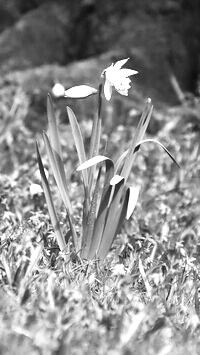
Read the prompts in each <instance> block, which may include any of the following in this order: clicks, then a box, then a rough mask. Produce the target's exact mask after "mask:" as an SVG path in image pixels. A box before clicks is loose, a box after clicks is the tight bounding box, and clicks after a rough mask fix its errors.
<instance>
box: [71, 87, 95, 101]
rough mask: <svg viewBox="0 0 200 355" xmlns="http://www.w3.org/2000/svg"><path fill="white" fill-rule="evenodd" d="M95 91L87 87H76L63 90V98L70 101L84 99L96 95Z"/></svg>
mask: <svg viewBox="0 0 200 355" xmlns="http://www.w3.org/2000/svg"><path fill="white" fill-rule="evenodd" d="M97 92H98V91H97V89H95V88H93V87H91V86H88V85H78V86H73V87H72V88H70V89H68V90H65V94H64V96H65V97H67V98H70V99H84V98H86V97H88V96H91V95H94V94H96V93H97Z"/></svg>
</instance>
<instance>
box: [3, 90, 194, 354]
mask: <svg viewBox="0 0 200 355" xmlns="http://www.w3.org/2000/svg"><path fill="white" fill-rule="evenodd" d="M20 95H21V93H20ZM83 105H84V103H83ZM154 106H155V109H154V115H153V117H152V120H155V122H157V126H158V127H159V129H157V130H156V132H154V136H153V138H156V139H159V141H160V142H162V143H163V144H164V145H165V146H166V147H167V148H168V149H169V151H170V152H171V154H172V155H173V156H174V157H175V159H176V161H177V162H178V164H179V165H180V168H178V167H177V166H176V165H175V164H174V163H173V161H172V160H171V159H170V158H169V157H168V156H167V155H166V154H165V152H164V151H162V150H161V149H160V148H159V147H157V146H155V145H154V144H153V143H148V144H146V145H144V146H143V147H142V148H141V152H140V154H139V155H138V158H137V161H136V164H135V168H134V170H133V171H132V175H131V179H130V183H131V182H133V181H134V182H136V183H137V184H138V185H140V186H141V194H140V198H139V201H138V204H137V208H136V210H135V212H134V215H133V217H132V218H131V220H129V221H126V222H125V223H124V224H123V227H122V229H121V231H120V234H119V235H118V236H117V238H116V240H115V241H114V243H113V246H112V248H111V251H110V253H109V254H108V256H107V258H106V259H105V261H104V263H103V265H102V264H99V262H98V261H95V260H93V261H88V260H82V261H80V260H77V259H76V257H75V255H74V254H73V251H72V252H71V254H70V260H68V261H67V262H66V261H65V259H64V255H63V254H62V253H60V252H59V249H58V245H57V242H56V240H55V235H54V232H53V229H52V226H51V223H50V219H49V215H48V212H47V206H46V203H45V199H44V196H43V194H31V192H30V185H31V184H32V183H37V184H40V177H39V174H38V167H37V159H36V153H35V139H37V140H38V141H39V143H40V146H41V154H42V158H43V162H44V165H45V167H46V168H47V170H48V167H49V164H48V160H47V157H46V155H45V151H44V149H43V148H42V144H41V137H40V135H39V134H36V133H33V132H31V131H30V130H28V129H27V128H26V127H25V125H24V122H23V117H24V112H23V111H20V112H19V111H17V110H15V109H14V108H13V107H12V108H13V111H10V112H8V109H7V107H8V103H7V102H5V105H4V106H2V107H3V108H2V112H3V113H2V117H3V119H2V121H1V132H2V134H1V138H0V144H1V175H0V185H1V193H0V213H1V221H0V232H1V244H0V285H1V291H0V292H1V298H0V317H1V325H0V333H1V342H0V353H1V354H5V355H8V354H9V355H10V354H15V353H16V350H17V352H18V353H20V354H22V355H23V354H27V353H29V354H30V355H32V354H34V355H35V354H44V355H48V354H55V355H57V354H59V355H62V354H63V355H64V354H69V355H72V354H76V355H77V354H81V355H83V354H89V355H90V354H91V355H92V354H108V355H119V354H120V355H121V354H123V355H129V354H137V355H139V354H149V355H151V354H159V355H167V354H171V355H179V354H183V352H184V354H185V355H186V354H194V355H195V354H198V353H199V350H198V348H199V335H200V326H199V316H200V305H199V297H198V296H199V293H198V291H199V276H198V275H199V261H200V256H199V251H200V244H199V236H200V220H199V197H200V196H199V170H200V154H199V117H198V114H199V111H198V110H199V108H198V107H199V103H198V102H197V101H196V99H195V98H190V102H188V101H187V102H185V103H183V104H182V105H180V106H176V107H168V108H166V109H165V110H164V109H163V110H162V111H157V110H156V103H154ZM19 110H20V107H19ZM21 110H22V109H21ZM133 113H134V112H132V114H133ZM61 114H63V113H61ZM12 115H14V116H12ZM9 117H11V118H13V117H15V120H13V119H10V120H9ZM131 117H132V118H130V119H129V120H128V123H127V124H126V125H118V126H116V127H115V128H113V130H112V132H109V134H108V132H107V131H106V130H104V135H103V139H102V143H101V144H102V149H103V144H104V143H105V139H106V138H108V147H107V151H108V155H109V156H110V157H114V158H116V155H117V153H118V150H119V147H120V148H121V150H123V149H126V147H127V146H128V144H129V142H130V139H131V137H132V136H133V134H134V131H135V123H134V124H133V121H132V120H134V119H135V120H136V119H137V114H136V115H135V116H134V115H133V116H131ZM8 123H9V125H8ZM157 126H156V127H157ZM90 128H91V122H90V121H86V120H84V119H83V120H82V122H81V129H82V131H83V133H84V137H85V142H86V144H87V141H88V138H89V136H90ZM60 131H61V138H62V146H63V152H64V160H65V164H66V165H65V166H66V171H67V173H68V176H69V184H70V195H71V200H72V203H73V208H74V215H75V219H76V223H77V230H79V222H80V218H81V207H82V188H81V178H80V176H79V174H78V173H77V172H75V169H76V167H77V164H78V163H77V158H76V154H75V153H74V145H73V140H72V137H71V132H70V127H69V126H68V125H67V124H66V123H64V124H62V125H60ZM154 131H155V129H154ZM8 132H9V134H8ZM107 136H108V137H107ZM147 136H149V137H150V136H151V137H152V132H151V131H148V133H147ZM50 179H51V176H50ZM51 187H52V191H53V195H54V200H55V204H56V206H57V210H58V213H59V218H60V220H61V221H63V223H65V211H64V208H63V206H62V203H61V200H60V197H59V196H58V193H57V191H56V189H55V184H54V182H53V181H52V179H51ZM64 225H65V224H64ZM66 236H67V230H66ZM69 243H71V240H69ZM70 245H71V244H70Z"/></svg>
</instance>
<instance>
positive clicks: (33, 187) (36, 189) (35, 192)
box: [29, 183, 43, 196]
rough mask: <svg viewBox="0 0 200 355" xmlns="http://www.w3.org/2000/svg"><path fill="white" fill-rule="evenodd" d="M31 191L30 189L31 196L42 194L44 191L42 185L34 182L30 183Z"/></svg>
mask: <svg viewBox="0 0 200 355" xmlns="http://www.w3.org/2000/svg"><path fill="white" fill-rule="evenodd" d="M29 191H30V194H31V196H34V195H41V194H42V193H43V190H42V188H41V186H40V185H38V184H33V183H32V184H31V185H30V187H29Z"/></svg>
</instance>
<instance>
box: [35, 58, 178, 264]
mask: <svg viewBox="0 0 200 355" xmlns="http://www.w3.org/2000/svg"><path fill="white" fill-rule="evenodd" d="M126 61H127V60H123V61H119V62H117V63H119V65H118V67H117V66H116V68H115V67H114V72H113V67H112V66H111V67H109V68H108V69H109V71H108V69H107V70H105V71H104V72H103V76H104V79H105V84H104V94H105V97H106V99H107V100H110V97H111V94H112V87H113V86H114V87H115V89H116V90H117V91H118V92H119V93H120V94H122V95H128V88H129V87H130V79H129V78H128V76H130V75H133V74H135V73H136V72H135V71H132V70H131V69H121V66H122V65H123V64H124V63H125V62H126ZM117 63H116V64H117ZM112 80H113V83H112V82H111V81H112ZM120 80H121V81H120ZM122 86H123V87H122ZM108 91H109V95H108ZM97 92H98V110H97V114H96V116H95V118H94V121H93V127H92V133H91V140H90V148H89V154H88V155H87V154H86V150H85V147H84V141H83V136H82V133H81V130H80V126H79V123H78V120H77V118H76V116H75V114H74V112H73V111H72V110H71V108H69V107H67V113H68V117H69V122H70V125H71V129H72V135H73V138H74V142H75V146H76V150H77V154H78V159H79V163H80V165H79V167H78V169H77V171H81V173H82V180H83V187H84V197H83V213H82V230H81V232H80V234H79V235H78V234H77V231H76V226H75V223H74V216H73V209H72V205H71V201H70V198H69V186H68V184H67V178H66V175H65V169H64V164H63V158H62V151H61V145H60V139H59V133H58V127H57V123H56V117H55V114H54V109H53V103H52V100H51V97H50V95H48V99H47V116H48V125H49V135H47V133H46V132H43V140H44V145H45V148H46V152H47V155H48V159H49V163H50V166H51V169H52V172H53V176H54V178H55V181H56V184H57V187H58V190H59V192H60V195H61V197H62V200H63V203H64V205H65V208H66V213H67V218H68V222H69V228H70V234H71V236H72V241H73V245H74V248H75V251H76V253H77V254H78V255H79V256H80V257H81V259H84V258H85V259H93V258H94V257H96V258H98V259H100V260H101V261H103V260H104V258H105V257H106V255H107V254H108V252H109V250H110V247H111V245H112V243H113V240H114V238H115V237H116V235H117V234H118V232H119V231H120V228H121V226H122V224H123V221H124V219H125V218H127V219H129V218H130V216H131V215H132V213H133V211H134V208H135V206H136V203H137V200H138V196H139V188H138V186H128V184H127V181H128V178H129V175H130V172H131V170H132V167H133V165H134V161H135V158H136V155H137V154H138V152H139V149H140V146H141V145H142V144H144V143H146V142H149V141H151V142H152V141H153V142H155V143H157V144H158V145H160V146H161V147H162V148H163V149H164V150H165V151H166V153H167V154H168V155H169V156H170V157H171V159H172V160H173V161H174V162H175V163H176V161H175V159H174V158H173V157H172V155H171V154H170V153H169V151H168V150H167V149H166V148H165V147H164V146H163V145H162V144H161V143H160V142H158V141H156V140H153V139H146V140H144V135H145V132H146V129H147V127H148V124H149V121H150V118H151V114H152V110H153V106H152V104H151V100H150V99H148V100H147V102H146V105H145V108H144V111H143V114H142V116H141V119H140V121H139V123H138V126H137V128H136V131H135V134H134V136H133V139H132V141H131V144H130V146H129V148H128V150H127V151H125V152H124V153H123V154H122V155H121V156H120V157H119V158H118V160H117V161H116V163H114V162H113V161H112V160H111V159H110V158H108V157H106V156H104V155H99V147H100V139H101V129H102V118H101V105H102V84H100V86H99V90H98V91H97V90H96V89H94V88H91V87H89V86H86V85H80V86H76V87H74V88H71V89H69V90H67V91H66V92H65V96H66V97H73V98H78V97H80V98H83V97H87V96H90V95H92V94H96V93H97ZM37 157H38V163H39V169H40V173H41V178H42V185H43V189H44V194H45V198H46V202H47V206H48V210H49V214H50V218H51V222H52V225H53V228H54V230H55V234H56V237H57V242H58V244H59V247H60V249H61V250H62V251H65V250H66V247H67V244H66V241H65V238H64V236H63V231H62V228H61V225H60V222H59V219H58V216H57V213H56V209H55V206H54V202H53V197H52V194H51V190H50V186H49V182H48V179H47V177H46V174H45V170H44V166H43V163H42V160H41V156H40V153H39V148H38V144H37ZM176 164H177V163H176ZM177 165H178V164H177Z"/></svg>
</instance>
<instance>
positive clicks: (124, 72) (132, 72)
mask: <svg viewBox="0 0 200 355" xmlns="http://www.w3.org/2000/svg"><path fill="white" fill-rule="evenodd" d="M120 72H121V74H122V75H124V76H125V77H126V78H127V76H130V75H135V74H138V71H136V70H132V69H121V70H120Z"/></svg>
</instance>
